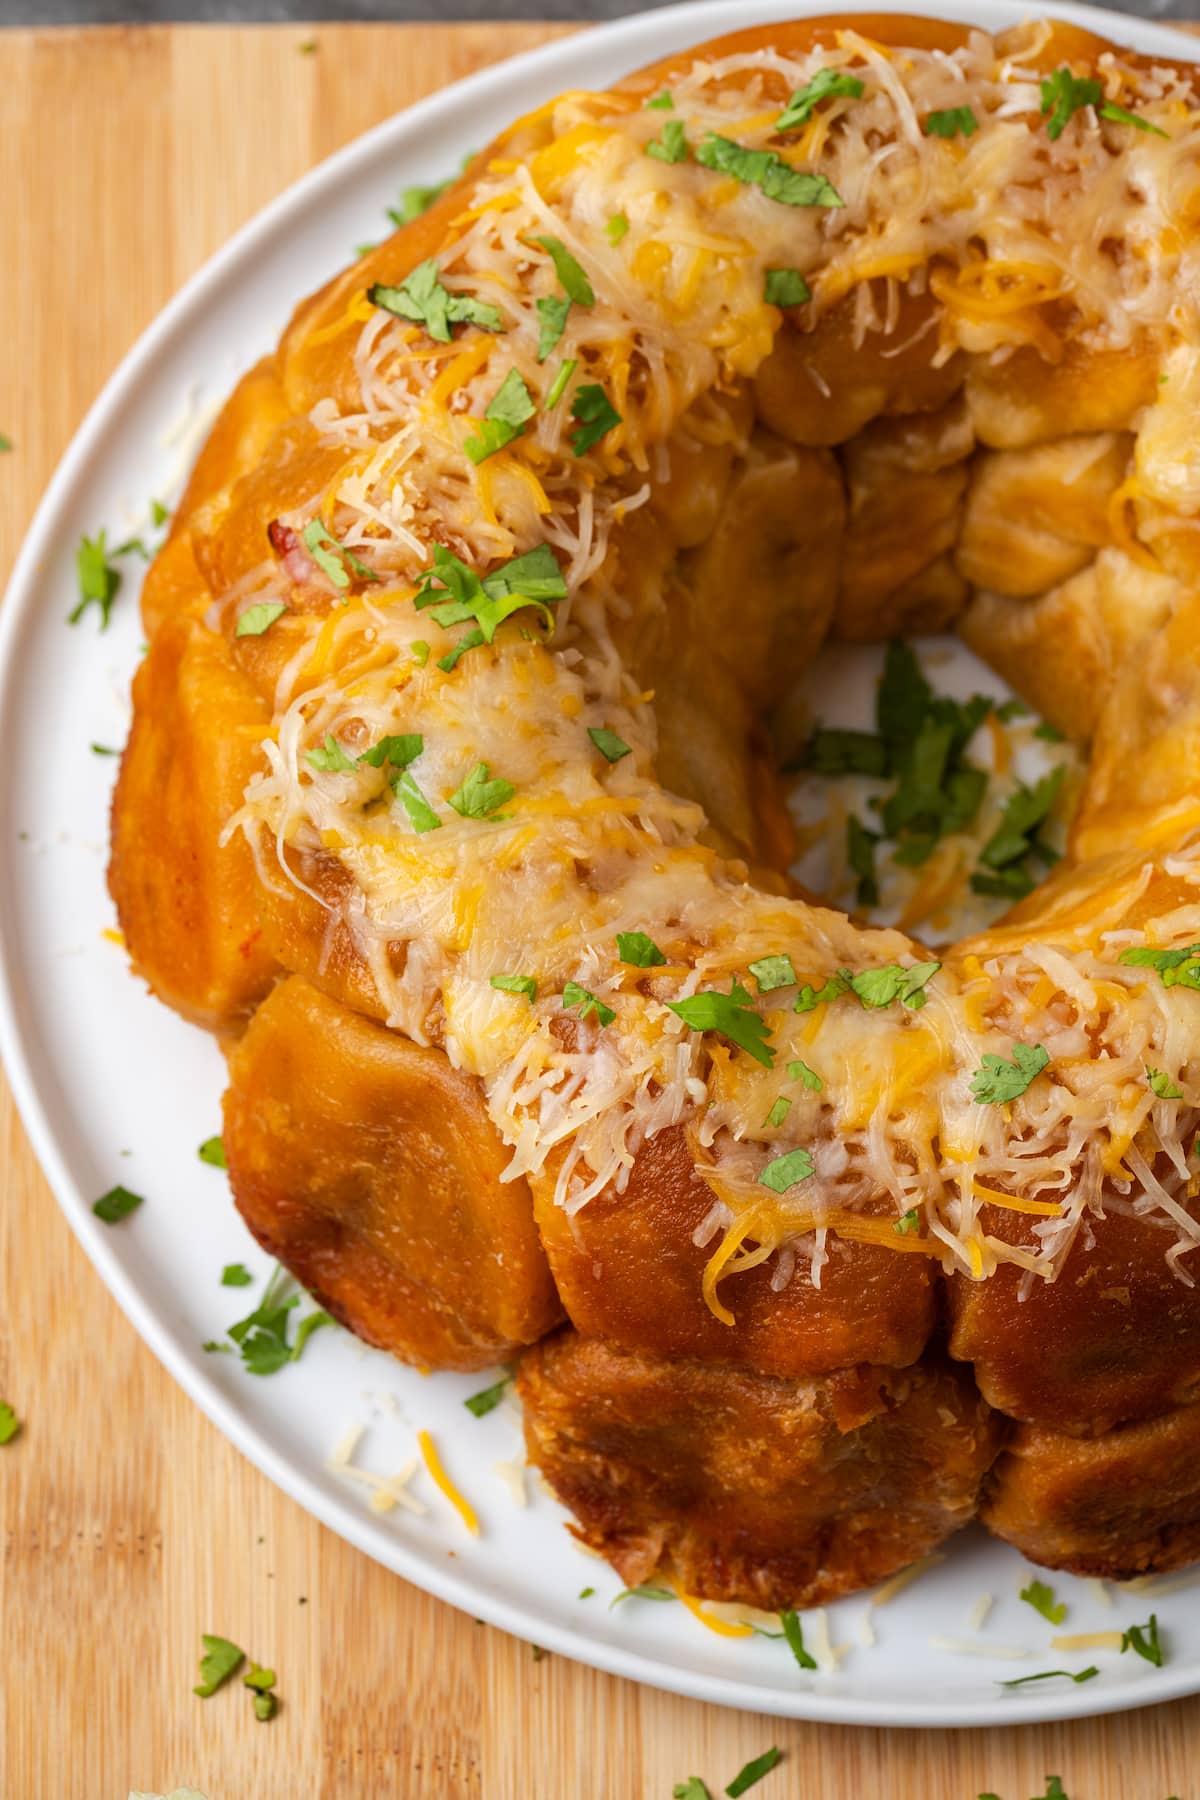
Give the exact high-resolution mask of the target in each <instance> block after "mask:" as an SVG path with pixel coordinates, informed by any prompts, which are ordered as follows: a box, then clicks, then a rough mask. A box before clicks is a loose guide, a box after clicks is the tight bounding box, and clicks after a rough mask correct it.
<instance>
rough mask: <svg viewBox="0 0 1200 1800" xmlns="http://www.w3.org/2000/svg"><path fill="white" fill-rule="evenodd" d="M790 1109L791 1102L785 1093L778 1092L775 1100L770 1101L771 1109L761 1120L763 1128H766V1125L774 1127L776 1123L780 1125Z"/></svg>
mask: <svg viewBox="0 0 1200 1800" xmlns="http://www.w3.org/2000/svg"><path fill="white" fill-rule="evenodd" d="M791 1110H792V1103H791V1101H790V1100H789V1099H788V1097H787V1095H786V1094H780V1096H779V1098H778V1099H777V1100H773V1101H772V1102H771V1110H770V1112H769V1113H768V1114H767V1116H766V1118H765V1119H764V1120H763V1129H764V1130H766V1128H767V1127H768V1126H770V1127H771V1128H772V1129H774V1127H775V1126H776V1125H782V1124H783V1122H784V1120H785V1119H786V1118H787V1116H788V1114H789V1113H790V1112H791Z"/></svg>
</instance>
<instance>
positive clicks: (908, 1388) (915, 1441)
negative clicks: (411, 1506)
mask: <svg viewBox="0 0 1200 1800" xmlns="http://www.w3.org/2000/svg"><path fill="white" fill-rule="evenodd" d="M518 1387H519V1392H520V1394H521V1398H522V1399H523V1401H524V1404H525V1433H526V1447H527V1451H528V1455H529V1458H530V1461H531V1462H533V1463H535V1464H536V1465H537V1466H538V1467H539V1468H540V1469H541V1470H542V1473H543V1474H544V1475H545V1477H546V1479H547V1480H548V1481H549V1483H550V1485H551V1487H552V1488H553V1489H554V1491H555V1492H556V1494H557V1495H558V1496H559V1498H560V1499H562V1500H563V1501H564V1503H565V1504H566V1505H567V1506H568V1507H569V1508H570V1509H571V1511H572V1513H573V1514H574V1516H575V1519H576V1521H577V1522H576V1524H575V1525H574V1526H573V1527H572V1529H573V1530H574V1531H575V1534H576V1535H577V1536H578V1537H579V1538H581V1539H582V1541H583V1542H584V1543H585V1544H587V1545H588V1546H589V1547H590V1548H591V1549H593V1550H596V1551H599V1553H600V1554H601V1555H602V1556H605V1557H607V1558H608V1559H609V1561H610V1562H612V1563H613V1564H614V1565H615V1567H616V1568H617V1569H618V1571H619V1572H620V1574H621V1576H622V1578H623V1579H624V1580H625V1581H626V1582H627V1583H629V1584H630V1585H631V1586H632V1585H636V1584H637V1583H639V1582H643V1581H646V1580H648V1579H649V1578H650V1577H651V1576H653V1575H655V1574H656V1573H657V1574H659V1575H660V1576H666V1577H667V1578H668V1579H671V1580H673V1581H674V1582H675V1583H676V1584H677V1585H678V1587H679V1588H680V1589H681V1590H682V1591H683V1592H684V1593H688V1594H699V1595H703V1596H704V1597H705V1598H706V1599H709V1600H719V1601H736V1602H740V1603H742V1604H744V1605H751V1606H758V1607H762V1608H765V1609H767V1610H769V1611H773V1612H776V1611H780V1610H782V1609H784V1608H788V1607H807V1606H819V1605H823V1604H824V1603H825V1602H826V1601H830V1600H835V1599H837V1598H838V1597H839V1596H840V1595H842V1594H846V1593H851V1592H853V1591H854V1590H855V1589H858V1588H862V1587H869V1586H871V1585H872V1584H873V1583H875V1582H878V1581H883V1580H885V1579H886V1578H887V1577H888V1576H889V1575H892V1574H894V1573H895V1572H896V1571H897V1570H898V1569H901V1568H903V1567H905V1566H906V1565H907V1564H908V1563H911V1562H913V1561H915V1560H916V1559H917V1558H918V1557H920V1556H924V1555H925V1554H927V1553H928V1552H929V1551H930V1550H933V1549H935V1548H936V1547H937V1545H938V1544H940V1543H942V1542H943V1541H944V1539H945V1538H947V1537H948V1536H950V1535H951V1533H953V1532H954V1531H956V1530H958V1528H959V1527H960V1526H962V1525H965V1524H966V1523H967V1522H968V1521H969V1520H970V1519H971V1518H972V1517H973V1515H974V1513H975V1509H976V1505H977V1501H978V1496H979V1490H980V1485H981V1482H982V1480H983V1477H984V1475H985V1474H986V1472H987V1470H988V1468H989V1467H990V1466H991V1463H992V1461H993V1459H994V1457H995V1455H996V1453H997V1450H998V1449H999V1447H1000V1444H1001V1442H1002V1439H1003V1426H1002V1424H1001V1422H999V1421H998V1420H997V1419H996V1418H995V1417H994V1416H993V1415H992V1414H991V1413H990V1412H989V1409H988V1408H987V1406H986V1405H985V1404H984V1403H983V1402H982V1401H981V1400H980V1399H979V1397H978V1396H977V1395H976V1393H975V1392H974V1390H973V1388H972V1387H971V1384H970V1382H969V1380H968V1379H966V1378H965V1377H964V1375H963V1373H962V1372H961V1371H960V1370H956V1369H954V1368H952V1367H950V1366H948V1365H946V1364H943V1363H940V1362H936V1361H927V1362H924V1363H919V1364H917V1365H916V1367H914V1368H912V1369H908V1370H903V1371H897V1370H888V1369H878V1368H870V1367H866V1366H861V1367H858V1368H854V1369H849V1370H845V1371H843V1372H842V1373H840V1374H835V1375H830V1376H827V1377H823V1378H819V1379H813V1380H808V1381H802V1380H783V1379H779V1378H775V1377H772V1376H769V1375H765V1374H761V1373H754V1372H752V1371H750V1370H744V1369H731V1368H727V1367H721V1366H719V1365H716V1364H713V1363H709V1362H698V1361H693V1360H679V1361H671V1360H668V1359H666V1358H664V1357H662V1356H645V1355H640V1354H638V1353H636V1352H633V1351H629V1350H623V1349H619V1348H617V1347H616V1346H615V1345H613V1344H611V1343H606V1342H604V1341H603V1340H601V1339H598V1338H588V1337H581V1336H579V1335H578V1334H577V1333H576V1332H573V1331H570V1330H567V1331H562V1332H559V1333H557V1334H556V1335H555V1336H553V1337H551V1338H548V1339H546V1340H544V1341H543V1342H542V1343H540V1344H539V1345H537V1346H536V1348H534V1349H533V1350H531V1351H530V1352H528V1353H527V1354H526V1355H525V1357H524V1358H523V1359H522V1362H521V1367H520V1372H519V1375H518Z"/></svg>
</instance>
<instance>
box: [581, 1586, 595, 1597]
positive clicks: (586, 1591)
mask: <svg viewBox="0 0 1200 1800" xmlns="http://www.w3.org/2000/svg"><path fill="white" fill-rule="evenodd" d="M595 1591H596V1590H595V1588H594V1587H585V1588H580V1590H579V1598H580V1599H581V1600H590V1599H591V1597H592V1595H593V1594H594V1593H595Z"/></svg>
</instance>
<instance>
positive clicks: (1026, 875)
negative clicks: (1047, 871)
mask: <svg viewBox="0 0 1200 1800" xmlns="http://www.w3.org/2000/svg"><path fill="white" fill-rule="evenodd" d="M1036 886H1037V883H1036V881H1035V880H1034V878H1033V876H1032V875H1031V874H1030V872H1029V870H1028V869H1027V868H1026V867H1025V865H1024V863H1012V864H1010V865H1009V867H1008V868H1007V869H997V870H996V871H995V872H994V873H991V874H989V873H988V872H987V871H986V870H981V869H976V870H975V873H974V874H973V875H972V876H971V892H972V893H973V894H985V895H989V896H992V897H994V898H997V899H1003V900H1023V899H1024V898H1025V896H1026V894H1032V892H1033V890H1034V888H1035V887H1036Z"/></svg>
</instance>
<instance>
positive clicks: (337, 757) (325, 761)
mask: <svg viewBox="0 0 1200 1800" xmlns="http://www.w3.org/2000/svg"><path fill="white" fill-rule="evenodd" d="M305 760H306V761H307V762H309V763H311V764H312V766H313V768H314V769H320V770H322V771H323V772H324V773H325V774H328V775H346V774H349V775H353V773H354V771H355V769H356V768H357V767H358V764H357V763H356V762H355V760H354V758H353V757H352V756H347V755H346V752H345V751H344V750H343V749H342V746H341V745H340V744H339V743H338V741H337V739H336V738H335V737H334V735H333V733H332V732H327V733H326V734H325V742H324V745H323V746H321V747H320V748H319V749H316V750H309V751H308V752H307V754H306V758H305Z"/></svg>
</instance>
